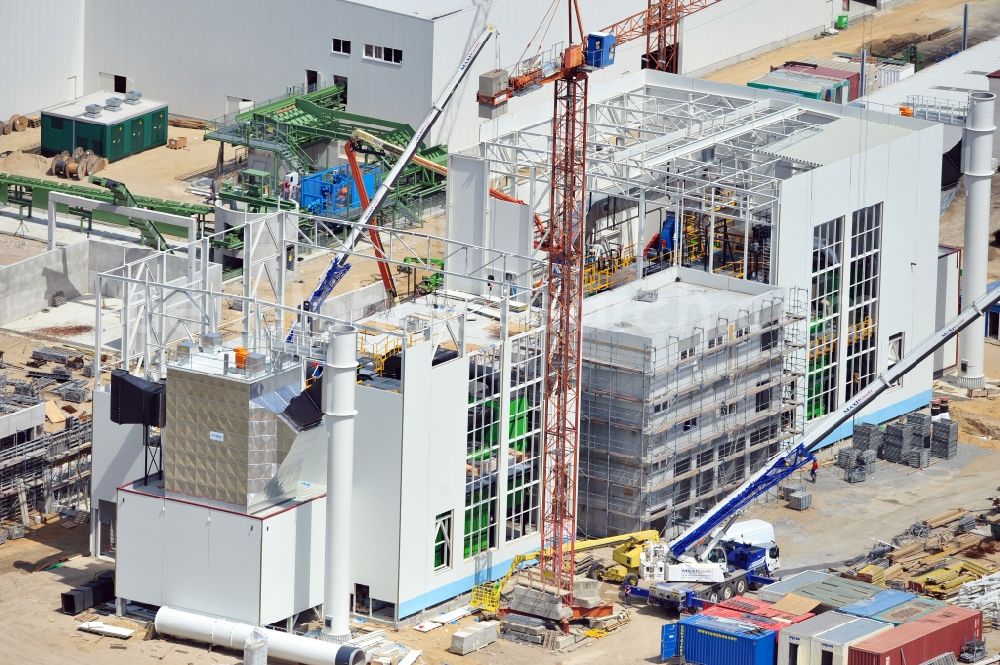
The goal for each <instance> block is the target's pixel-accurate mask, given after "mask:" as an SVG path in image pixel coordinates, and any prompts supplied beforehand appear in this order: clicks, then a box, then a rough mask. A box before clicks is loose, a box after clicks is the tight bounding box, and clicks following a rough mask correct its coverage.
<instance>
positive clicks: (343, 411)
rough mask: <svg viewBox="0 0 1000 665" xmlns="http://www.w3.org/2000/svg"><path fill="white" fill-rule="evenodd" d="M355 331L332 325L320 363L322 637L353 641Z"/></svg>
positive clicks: (356, 342) (356, 338) (335, 640)
mask: <svg viewBox="0 0 1000 665" xmlns="http://www.w3.org/2000/svg"><path fill="white" fill-rule="evenodd" d="M357 348H358V331H357V329H356V328H354V327H352V326H347V325H340V326H331V327H330V329H329V341H328V344H327V347H326V362H325V365H324V367H323V421H324V425H325V426H326V431H327V437H328V445H327V453H326V575H325V578H324V586H323V630H322V638H323V639H325V640H328V641H331V642H345V641H347V640H349V639H351V627H350V600H351V565H350V564H351V486H352V484H353V482H354V416H355V415H356V414H357V411H356V410H355V409H354V392H355V386H356V384H357V367H358V356H357Z"/></svg>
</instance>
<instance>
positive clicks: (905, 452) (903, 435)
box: [882, 423, 913, 464]
mask: <svg viewBox="0 0 1000 665" xmlns="http://www.w3.org/2000/svg"><path fill="white" fill-rule="evenodd" d="M912 448H913V428H912V427H911V426H909V425H904V424H902V423H892V424H891V425H889V426H888V427H886V428H885V437H884V438H883V439H882V455H883V458H884V459H886V460H888V461H890V462H895V463H896V464H906V463H907V462H908V461H909V455H910V450H911V449H912Z"/></svg>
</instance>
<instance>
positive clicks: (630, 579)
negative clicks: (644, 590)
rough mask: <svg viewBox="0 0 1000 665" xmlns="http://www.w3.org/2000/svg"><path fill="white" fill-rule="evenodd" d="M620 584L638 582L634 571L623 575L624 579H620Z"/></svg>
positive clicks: (628, 584)
mask: <svg viewBox="0 0 1000 665" xmlns="http://www.w3.org/2000/svg"><path fill="white" fill-rule="evenodd" d="M622 584H624V585H625V586H636V585H637V584H639V576H638V575H636V574H635V573H629V574H628V575H626V576H625V579H623V580H622Z"/></svg>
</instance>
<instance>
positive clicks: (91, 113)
mask: <svg viewBox="0 0 1000 665" xmlns="http://www.w3.org/2000/svg"><path fill="white" fill-rule="evenodd" d="M85 115H86V116H87V117H89V118H97V117H100V115H101V105H100V104H87V112H86V114H85Z"/></svg>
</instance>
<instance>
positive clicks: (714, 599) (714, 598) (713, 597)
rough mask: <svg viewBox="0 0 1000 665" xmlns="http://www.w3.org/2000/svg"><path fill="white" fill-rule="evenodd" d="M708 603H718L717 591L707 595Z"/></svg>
mask: <svg viewBox="0 0 1000 665" xmlns="http://www.w3.org/2000/svg"><path fill="white" fill-rule="evenodd" d="M708 602H710V603H717V602H719V592H718V591H711V592H709V594H708Z"/></svg>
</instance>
